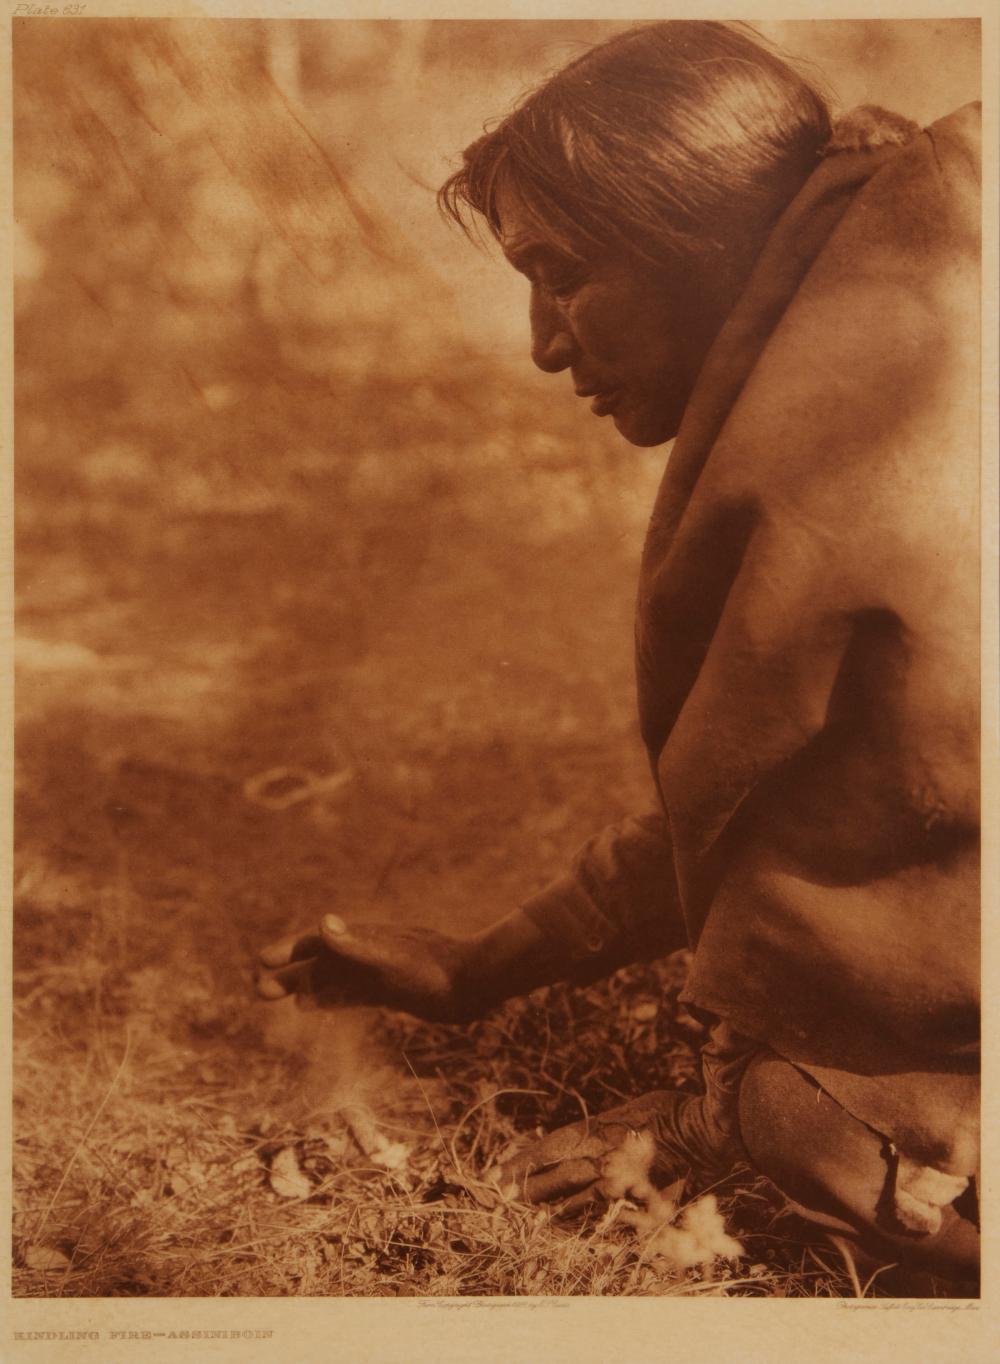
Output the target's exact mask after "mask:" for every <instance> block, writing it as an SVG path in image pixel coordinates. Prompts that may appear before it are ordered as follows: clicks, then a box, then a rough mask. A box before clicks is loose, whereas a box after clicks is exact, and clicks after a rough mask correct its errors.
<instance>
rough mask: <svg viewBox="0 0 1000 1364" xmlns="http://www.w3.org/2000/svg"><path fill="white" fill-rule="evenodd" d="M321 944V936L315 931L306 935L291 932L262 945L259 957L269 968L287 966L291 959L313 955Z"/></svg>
mask: <svg viewBox="0 0 1000 1364" xmlns="http://www.w3.org/2000/svg"><path fill="white" fill-rule="evenodd" d="M322 946H323V940H322V938H320V937H318V936H317V935H316V934H315V933H308V934H306V935H303V934H301V933H293V934H290V935H289V936H288V937H287V938H279V939H278V941H277V942H272V943H268V945H267V946H266V947H262V948H261V950H260V953H259V957H260V961H261V964H262V965H263V966H266V967H268V969H269V970H274V969H275V968H276V967H279V966H287V965H288V963H289V962H292V961H301V960H303V958H305V957H315V956H316V955H317V953H318V952H319V951H320V949H321V948H322Z"/></svg>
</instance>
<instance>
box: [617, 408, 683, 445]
mask: <svg viewBox="0 0 1000 1364" xmlns="http://www.w3.org/2000/svg"><path fill="white" fill-rule="evenodd" d="M611 420H612V421H613V422H614V424H615V429H616V430H617V431H618V434H619V435H620V436H624V437H625V439H626V440H627V441H628V443H629V445H636V446H638V447H639V448H640V449H643V450H649V449H651V448H652V447H653V446H655V445H666V444H667V442H668V441H671V440H673V438H674V437H675V436H676V435H677V428H678V426H679V425H680V423H679V422H676V421H667V420H665V419H664V418H663V417H659V418H651V417H648V416H647V417H645V418H643V416H640V415H639V414H637V413H631V412H615V413H613V414H612V418H611Z"/></svg>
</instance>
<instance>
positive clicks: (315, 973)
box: [257, 914, 478, 1022]
mask: <svg viewBox="0 0 1000 1364" xmlns="http://www.w3.org/2000/svg"><path fill="white" fill-rule="evenodd" d="M477 955H478V954H477V953H476V950H475V945H474V943H473V941H472V940H462V939H459V938H452V937H448V936H447V935H445V934H443V933H437V932H435V931H434V930H433V929H429V928H417V927H407V926H404V925H399V924H392V923H376V922H366V923H357V924H352V925H348V924H346V923H344V921H343V920H342V919H340V918H338V917H337V916H336V915H333V914H328V915H327V916H326V918H324V919H323V920H322V922H321V923H320V925H319V931H318V932H316V933H307V934H304V935H302V936H291V937H287V938H282V939H281V940H280V941H278V942H275V943H271V944H270V945H269V946H268V947H265V948H264V949H263V951H262V952H261V954H260V961H261V965H262V966H263V967H264V970H263V971H262V972H261V974H260V976H259V978H258V981H257V992H258V994H259V995H260V996H261V997H262V998H263V999H269V1000H276V999H284V998H286V997H287V996H289V995H295V996H296V997H297V998H298V1000H299V1001H300V1002H301V1003H302V1004H304V1005H313V1006H319V1007H320V1008H336V1007H338V1006H343V1005H352V1004H353V1005H358V1004H370V1005H381V1006H383V1007H385V1008H389V1009H404V1010H405V1011H406V1012H408V1013H412V1014H416V1015H417V1016H418V1017H420V1018H429V1019H434V1020H436V1021H441V1022H457V1021H461V1020H462V1019H466V1018H471V1017H473V1016H474V1015H475V1014H476V1012H477V1002H476V998H475V995H476V988H475V980H474V964H475V960H476V958H477Z"/></svg>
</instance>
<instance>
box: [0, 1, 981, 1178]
mask: <svg viewBox="0 0 1000 1364" xmlns="http://www.w3.org/2000/svg"><path fill="white" fill-rule="evenodd" d="M621 27H624V25H620V24H610V23H598V22H580V23H549V22H536V23H530V22H507V23H501V22H436V21H435V22H432V21H427V22H417V21H413V22H360V21H359V22H348V21H335V22H326V21H322V22H320V21H302V22H286V21H275V22H255V21H244V20H239V21H135V22H133V21H124V20H122V21H118V20H114V21H112V20H93V21H86V20H81V21H75V20H67V19H63V20H61V21H60V22H59V23H45V22H43V21H38V22H35V21H32V20H29V19H23V20H15V21H14V23H13V33H14V78H15V96H14V115H15V123H14V133H15V181H14V187H15V216H16V234H17V238H16V300H15V301H16V355H15V360H16V375H15V418H16V441H17V455H16V505H17V518H18V521H17V555H18V559H17V628H18V641H17V663H18V668H19V681H18V690H17V707H18V730H17V776H16V819H17V841H18V851H17V862H16V878H15V879H16V893H17V916H18V917H17V921H16V923H17V929H16V954H15V968H16V980H17V986H18V991H19V999H20V1000H21V1008H20V1012H19V1014H18V1044H19V1047H20V1048H21V1055H22V1058H27V1059H25V1060H23V1063H22V1067H23V1066H27V1067H28V1069H27V1070H25V1069H23V1068H22V1071H21V1074H22V1075H24V1076H27V1077H28V1079H27V1081H26V1083H27V1084H28V1090H27V1091H25V1094H26V1095H27V1097H24V1095H22V1106H21V1108H20V1109H19V1114H20V1118H19V1122H20V1128H19V1132H20V1137H19V1140H20V1141H21V1143H22V1145H21V1148H20V1149H21V1152H22V1155H24V1157H25V1159H26V1160H28V1161H29V1165H30V1159H31V1158H32V1156H31V1152H32V1151H34V1152H35V1156H36V1157H37V1158H38V1159H42V1158H41V1157H40V1156H38V1152H39V1151H40V1150H42V1148H43V1147H44V1146H45V1143H46V1142H47V1141H49V1140H50V1137H51V1133H50V1132H49V1129H48V1127H47V1124H48V1120H49V1118H50V1117H51V1111H52V1105H53V1104H54V1103H55V1102H56V1099H55V1095H56V1094H58V1095H59V1099H58V1102H59V1103H60V1105H64V1106H65V1107H66V1110H67V1111H75V1110H74V1105H76V1104H79V1105H80V1107H79V1111H80V1113H84V1112H87V1111H89V1109H87V1106H86V1105H87V1099H86V1095H87V1093H88V1092H89V1091H88V1090H87V1084H88V1083H89V1081H88V1080H87V1077H88V1076H89V1077H91V1080H92V1078H93V1074H98V1075H104V1074H106V1073H107V1070H108V1067H109V1066H111V1061H112V1060H114V1059H115V1058H117V1056H118V1051H119V1048H118V1045H117V1042H115V1041H114V1039H115V1038H117V1037H118V1035H119V1031H120V1025H121V1024H122V1022H123V1020H124V1021H126V1022H128V1023H129V1025H130V1026H131V1027H132V1028H133V1029H136V1028H137V1027H138V1024H137V1021H136V1020H138V1019H140V1018H141V1017H142V1016H144V1011H145V1016H147V1017H148V1018H149V1020H150V1026H151V1028H152V1026H153V1023H154V1022H155V1029H156V1034H157V1037H158V1038H159V1039H160V1042H161V1043H162V1044H169V1045H170V1046H172V1047H173V1048H174V1052H173V1055H174V1056H175V1057H183V1056H186V1055H188V1053H189V1052H190V1050H191V1048H196V1047H197V1046H198V1045H200V1044H201V1043H202V1042H204V1040H205V1039H206V1038H209V1037H211V1036H219V1037H221V1036H223V1035H225V1036H226V1037H228V1038H230V1039H232V1038H236V1039H237V1040H238V1039H239V1038H240V1037H243V1036H244V1034H243V1033H241V1032H240V1030H241V1029H244V1030H248V1031H246V1033H245V1037H246V1038H249V1039H251V1041H252V1036H253V1029H254V1028H256V1027H257V1026H258V1022H257V1020H258V1019H259V1016H260V1013H261V1008H260V1006H257V1005H255V1004H254V1003H253V1000H252V991H251V987H250V971H251V963H252V957H253V953H254V951H255V949H256V947H257V946H258V945H259V944H260V943H262V942H265V941H267V940H268V939H269V938H270V937H272V936H274V935H275V933H277V932H279V931H280V932H283V931H285V930H286V929H289V928H296V927H299V926H302V925H306V924H309V923H311V922H313V921H314V920H315V919H316V917H317V916H318V914H319V913H320V912H323V911H327V910H336V911H339V912H340V913H342V914H345V915H347V916H350V915H353V914H356V913H364V914H369V915H375V916H380V915H387V916H392V917H397V916H407V917H410V918H412V919H415V920H420V921H423V922H427V923H432V924H437V925H447V926H451V927H454V928H462V927H465V926H467V927H469V928H470V929H471V928H473V927H477V926H479V925H481V924H482V923H484V922H486V921H488V920H490V919H492V918H495V917H497V916H499V915H500V914H502V913H504V912H506V911H507V909H509V908H510V907H512V906H513V905H514V904H516V903H517V901H518V900H519V899H521V898H523V897H524V896H525V895H527V894H530V893H532V892H534V891H535V890H537V889H539V888H540V887H541V885H543V884H544V883H545V881H546V880H547V879H549V878H550V877H551V876H553V875H555V874H557V873H558V872H559V871H560V870H562V869H563V867H564V866H565V864H566V859H567V858H568V857H569V856H570V854H571V853H572V851H573V849H574V848H575V847H576V846H577V845H578V844H579V843H580V842H581V841H582V840H583V839H584V838H586V837H587V836H589V834H590V833H592V832H593V831H595V830H596V829H597V828H599V827H601V826H602V825H603V824H605V823H608V822H611V821H613V820H615V819H616V818H619V817H621V816H622V815H623V814H624V813H627V812H630V811H633V810H636V809H641V808H644V807H646V806H647V805H648V803H649V801H650V793H649V791H648V789H647V779H646V772H645V766H644V760H643V757H642V755H641V752H640V748H639V742H638V737H637V733H636V728H635V723H634V719H633V704H632V659H631V631H632V624H631V604H632V592H633V579H634V574H635V569H636V564H637V559H638V553H639V548H640V545H641V539H642V533H643V529H644V521H645V517H646V514H647V510H648V508H649V506H650V504H651V501H652V497H653V494H654V490H655V487H656V484H657V481H658V479H659V476H660V473H661V470H662V466H663V462H664V457H665V453H666V452H665V451H663V450H660V451H653V452H649V451H642V452H640V451H637V450H635V449H633V448H631V447H629V446H627V445H626V444H625V443H624V442H623V441H621V439H620V438H619V437H618V436H617V435H616V434H615V432H614V430H613V429H612V427H611V426H610V425H609V424H608V423H599V422H597V421H595V420H594V419H593V418H592V417H591V416H590V414H589V411H588V410H587V405H586V404H581V403H578V402H576V401H575V400H574V399H573V397H572V393H571V387H570V384H569V382H568V380H567V379H566V377H565V376H559V377H557V378H552V377H551V376H548V377H546V376H542V375H539V374H537V373H536V372H535V371H533V369H532V367H531V365H530V363H529V361H528V357H527V319H526V301H527V300H526V286H524V284H523V281H521V280H519V279H518V277H516V276H515V275H514V274H513V273H512V272H510V271H509V270H507V269H505V268H504V267H502V266H501V265H500V264H498V262H497V258H496V253H495V252H492V251H489V250H487V251H481V252H477V251H476V250H475V249H474V248H473V247H471V246H470V245H469V244H467V243H466V242H465V241H464V239H463V238H462V236H461V234H459V233H458V232H457V231H456V230H455V229H454V228H452V227H449V226H448V225H446V224H445V223H444V222H443V221H442V220H441V219H440V217H439V216H438V214H437V211H436V208H435V203H434V191H435V189H436V188H437V186H438V185H439V184H440V182H441V181H442V180H443V179H444V177H445V176H446V175H447V174H448V172H449V171H450V170H451V169H453V168H454V167H455V165H456V164H457V162H458V159H459V156H460V151H461V148H462V147H463V146H464V145H465V144H466V143H468V142H469V141H471V140H472V139H473V138H474V137H476V136H477V135H478V133H479V132H480V130H481V127H482V125H483V123H484V121H486V120H488V119H491V118H495V117H497V116H500V115H502V114H503V113H504V112H505V110H506V109H507V108H508V107H509V106H510V104H511V103H512V102H513V101H514V99H515V98H516V97H517V96H518V95H519V94H520V93H521V92H522V91H523V90H525V89H526V88H527V87H529V86H530V85H531V84H533V83H534V82H536V81H537V80H538V79H539V78H541V77H542V76H544V75H545V74H546V73H547V72H549V71H552V70H554V69H556V68H558V67H559V66H560V65H561V64H563V63H564V62H565V60H567V59H568V58H569V57H571V56H573V55H575V54H577V53H578V52H580V51H581V50H583V49H585V48H586V47H588V46H590V45H591V44H593V43H594V42H595V41H598V40H600V39H601V38H603V37H605V36H607V35H609V34H610V33H612V32H614V31H616V30H617V29H619V28H621ZM760 28H761V31H762V32H763V33H764V34H765V35H766V36H767V37H768V38H770V39H772V40H773V41H775V42H777V43H778V44H779V45H780V46H781V47H782V48H784V49H785V50H786V51H787V52H788V53H790V54H791V55H792V56H793V57H795V58H796V59H799V60H801V61H803V62H804V63H806V65H807V69H808V70H809V71H810V73H811V74H813V75H814V77H815V78H816V79H819V80H821V81H822V82H823V83H824V86H825V88H826V89H827V90H828V91H830V92H831V94H832V97H833V98H834V101H835V103H836V104H837V105H838V106H839V107H842V108H846V107H849V106H851V105H853V104H856V103H860V102H872V101H874V102H878V103H882V104H885V105H887V106H889V107H891V108H895V109H897V110H898V111H899V112H901V113H904V114H908V115H910V116H911V117H913V118H915V119H917V120H918V121H920V122H928V121H931V120H933V119H935V118H937V117H940V116H942V115H944V114H946V113H948V112H949V111H950V110H951V109H953V108H955V107H957V106H958V105H960V104H962V103H965V102H966V101H968V100H970V99H973V98H977V97H978V82H979V74H978V72H979V68H978V59H979V49H978V39H979V31H978V24H977V23H976V22H974V21H970V22H965V21H940V22H939V21H935V22H930V21H927V22H924V21H920V22H916V21H914V22H881V21H871V22H805V23H766V24H763V25H761V26H760ZM151 1035H152V1034H151ZM102 1039H104V1041H107V1045H108V1048H109V1050H108V1051H107V1054H105V1052H104V1051H102V1047H103V1046H104V1041H102ZM108 1039H111V1040H110V1041H108ZM112 1043H113V1045H112ZM250 1044H251V1043H250V1042H247V1044H246V1045H248V1046H249V1045H250ZM234 1045H235V1044H234ZM233 1054H234V1055H236V1054H238V1053H235V1052H234V1053H233ZM109 1057H110V1058H111V1060H109ZM163 1064H164V1065H166V1064H167V1062H166V1061H164V1062H163ZM178 1064H179V1062H178ZM32 1066H34V1067H42V1069H41V1070H37V1069H36V1070H32V1069H31V1067H32ZM112 1068H113V1067H112ZM39 1077H41V1079H40V1080H39ZM186 1083H189V1084H193V1083H195V1081H194V1080H191V1079H190V1077H189V1079H188V1081H186ZM39 1168H40V1169H41V1170H42V1174H40V1175H38V1176H37V1177H38V1179H39V1180H40V1181H41V1184H40V1187H44V1160H43V1161H42V1165H41V1166H40V1167H39ZM29 1182H30V1181H29Z"/></svg>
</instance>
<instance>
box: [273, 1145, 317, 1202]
mask: <svg viewBox="0 0 1000 1364" xmlns="http://www.w3.org/2000/svg"><path fill="white" fill-rule="evenodd" d="M268 1182H269V1184H270V1185H271V1188H272V1189H273V1190H274V1192H275V1193H276V1194H277V1195H278V1196H279V1197H280V1198H308V1197H309V1195H310V1194H311V1193H312V1184H311V1183H310V1181H309V1178H308V1176H307V1175H305V1174H303V1172H302V1169H301V1167H300V1166H299V1157H298V1154H297V1153H296V1150H295V1147H294V1146H286V1147H284V1148H283V1149H282V1150H281V1151H279V1152H278V1154H277V1155H276V1156H275V1157H274V1159H273V1160H272V1161H271V1175H270V1179H269V1181H268Z"/></svg>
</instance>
